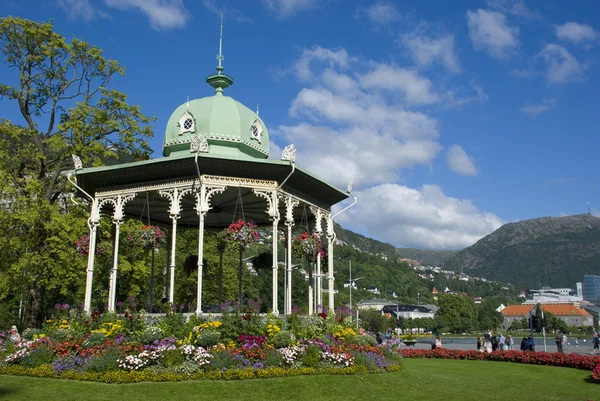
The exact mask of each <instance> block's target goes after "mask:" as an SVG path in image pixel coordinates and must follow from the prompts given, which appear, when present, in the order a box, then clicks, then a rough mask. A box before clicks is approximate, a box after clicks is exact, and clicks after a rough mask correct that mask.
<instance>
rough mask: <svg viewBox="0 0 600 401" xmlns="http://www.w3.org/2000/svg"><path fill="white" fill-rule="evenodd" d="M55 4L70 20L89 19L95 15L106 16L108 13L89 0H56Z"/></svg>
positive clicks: (95, 16)
mask: <svg viewBox="0 0 600 401" xmlns="http://www.w3.org/2000/svg"><path fill="white" fill-rule="evenodd" d="M57 5H58V6H59V7H60V8H62V9H63V10H64V11H65V12H66V13H67V17H69V19H72V20H75V19H82V20H84V21H91V20H93V19H94V18H97V17H104V18H107V17H108V14H106V13H104V12H102V11H100V10H99V9H98V8H96V7H94V6H93V5H92V4H90V0H58V2H57Z"/></svg>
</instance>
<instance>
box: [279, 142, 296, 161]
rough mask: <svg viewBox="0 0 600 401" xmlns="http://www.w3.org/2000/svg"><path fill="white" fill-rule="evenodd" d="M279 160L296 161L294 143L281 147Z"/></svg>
mask: <svg viewBox="0 0 600 401" xmlns="http://www.w3.org/2000/svg"><path fill="white" fill-rule="evenodd" d="M281 160H287V161H290V162H292V163H295V162H296V147H295V146H294V144H291V145H288V146H286V147H285V148H284V149H283V154H282V155H281Z"/></svg>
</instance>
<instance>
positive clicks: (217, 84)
mask: <svg viewBox="0 0 600 401" xmlns="http://www.w3.org/2000/svg"><path fill="white" fill-rule="evenodd" d="M224 58H225V57H224V56H223V14H221V33H220V35H219V55H218V56H217V60H218V61H219V65H218V66H217V73H216V74H214V75H210V76H208V77H207V78H206V82H208V83H209V85H210V86H212V87H213V88H215V92H216V94H217V95H222V94H223V89H225V88H227V87H228V86H231V85H232V84H233V78H231V77H230V76H228V75H225V74H223V70H224V69H225V68H224V67H223V65H222V61H223V59H224Z"/></svg>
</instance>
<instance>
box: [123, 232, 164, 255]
mask: <svg viewBox="0 0 600 401" xmlns="http://www.w3.org/2000/svg"><path fill="white" fill-rule="evenodd" d="M165 240H166V235H165V232H164V231H163V230H162V229H161V228H160V227H157V226H143V227H142V228H140V229H137V230H136V231H134V232H132V233H131V234H129V236H128V237H127V241H129V243H130V244H132V245H134V246H136V247H139V248H142V249H145V250H150V249H155V248H158V246H159V245H160V244H164V242H165Z"/></svg>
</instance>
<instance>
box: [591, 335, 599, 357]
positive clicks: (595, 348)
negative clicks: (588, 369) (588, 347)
mask: <svg viewBox="0 0 600 401" xmlns="http://www.w3.org/2000/svg"><path fill="white" fill-rule="evenodd" d="M599 350H600V337H598V333H597V332H596V333H594V338H593V339H592V354H593V355H596V353H597V352H598V351H599Z"/></svg>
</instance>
